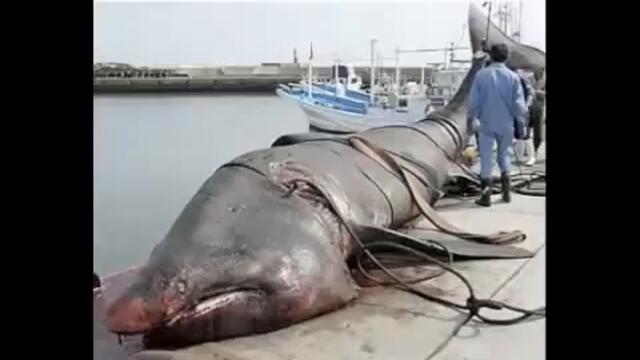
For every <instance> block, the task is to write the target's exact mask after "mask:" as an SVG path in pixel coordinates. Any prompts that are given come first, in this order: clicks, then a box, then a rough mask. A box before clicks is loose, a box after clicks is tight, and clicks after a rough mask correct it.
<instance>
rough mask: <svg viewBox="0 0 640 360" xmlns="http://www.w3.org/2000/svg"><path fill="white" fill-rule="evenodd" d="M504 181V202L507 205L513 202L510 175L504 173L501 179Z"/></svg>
mask: <svg viewBox="0 0 640 360" xmlns="http://www.w3.org/2000/svg"><path fill="white" fill-rule="evenodd" d="M500 180H501V181H502V201H504V202H506V203H510V202H511V179H510V178H509V173H506V172H503V173H502V176H501V178H500Z"/></svg>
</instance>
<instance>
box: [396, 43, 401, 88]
mask: <svg viewBox="0 0 640 360" xmlns="http://www.w3.org/2000/svg"><path fill="white" fill-rule="evenodd" d="M396 92H397V93H398V94H399V93H400V49H398V48H397V47H396Z"/></svg>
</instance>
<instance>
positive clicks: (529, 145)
mask: <svg viewBox="0 0 640 360" xmlns="http://www.w3.org/2000/svg"><path fill="white" fill-rule="evenodd" d="M524 146H525V150H526V151H527V160H526V161H525V165H526V166H533V165H534V164H535V163H536V150H535V148H534V146H533V139H529V140H527V141H525V142H524Z"/></svg>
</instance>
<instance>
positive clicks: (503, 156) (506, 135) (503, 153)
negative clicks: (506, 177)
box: [495, 131, 513, 174]
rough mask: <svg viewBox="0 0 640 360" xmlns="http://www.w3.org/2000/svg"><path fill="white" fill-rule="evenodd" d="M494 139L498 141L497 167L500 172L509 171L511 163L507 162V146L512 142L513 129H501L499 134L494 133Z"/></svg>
mask: <svg viewBox="0 0 640 360" xmlns="http://www.w3.org/2000/svg"><path fill="white" fill-rule="evenodd" d="M495 139H496V141H497V143H498V154H497V155H498V156H497V157H498V159H497V162H498V167H499V168H500V172H501V173H505V172H506V173H507V174H508V173H509V171H510V170H511V163H510V162H509V148H510V147H511V146H512V144H513V131H503V132H502V133H500V134H496V135H495Z"/></svg>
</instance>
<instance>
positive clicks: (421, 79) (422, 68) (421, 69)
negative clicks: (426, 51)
mask: <svg viewBox="0 0 640 360" xmlns="http://www.w3.org/2000/svg"><path fill="white" fill-rule="evenodd" d="M420 86H424V64H422V65H421V66H420Z"/></svg>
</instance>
